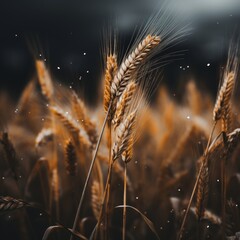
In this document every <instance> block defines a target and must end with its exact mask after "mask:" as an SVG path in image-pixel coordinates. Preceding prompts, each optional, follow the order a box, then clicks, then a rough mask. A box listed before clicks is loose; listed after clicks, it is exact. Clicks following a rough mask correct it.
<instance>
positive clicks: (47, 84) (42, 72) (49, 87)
mask: <svg viewBox="0 0 240 240" xmlns="http://www.w3.org/2000/svg"><path fill="white" fill-rule="evenodd" d="M36 68H37V74H38V81H39V83H40V86H41V90H42V94H43V96H45V98H46V99H47V100H48V101H50V100H51V99H52V96H53V92H54V90H53V89H54V88H53V83H52V80H51V77H50V74H49V72H48V71H47V68H46V66H45V63H44V62H43V61H41V60H37V61H36Z"/></svg>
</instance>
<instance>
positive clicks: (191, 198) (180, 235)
mask: <svg viewBox="0 0 240 240" xmlns="http://www.w3.org/2000/svg"><path fill="white" fill-rule="evenodd" d="M216 124H217V121H215V122H214V124H213V127H212V131H211V134H210V136H209V139H208V143H207V147H206V150H205V152H204V154H203V155H204V156H205V157H206V156H207V153H208V149H209V146H210V143H211V139H212V136H213V133H214V129H215V127H216ZM203 165H204V164H203V162H202V164H201V167H200V169H199V172H198V175H197V179H196V181H195V184H194V187H193V190H192V193H191V197H190V199H189V202H188V206H187V209H186V212H185V214H184V218H183V221H182V224H181V228H180V231H179V235H178V240H181V239H182V237H183V230H184V227H185V223H186V220H187V216H188V213H189V210H190V207H191V204H192V200H193V197H194V194H195V192H196V189H197V185H198V182H199V179H200V176H201V173H202V169H203Z"/></svg>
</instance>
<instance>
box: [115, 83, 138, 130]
mask: <svg viewBox="0 0 240 240" xmlns="http://www.w3.org/2000/svg"><path fill="white" fill-rule="evenodd" d="M136 86H137V85H136V83H134V82H131V83H129V84H128V85H127V87H126V88H125V90H124V91H123V94H122V95H121V97H120V98H119V100H118V102H117V106H116V112H115V116H114V118H113V120H112V123H113V124H114V127H115V128H116V127H118V126H119V124H120V123H121V122H122V120H123V117H124V114H125V113H126V112H127V109H128V107H129V104H130V102H131V100H132V97H133V94H134V92H135V90H136Z"/></svg>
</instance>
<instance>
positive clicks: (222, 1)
mask: <svg viewBox="0 0 240 240" xmlns="http://www.w3.org/2000/svg"><path fill="white" fill-rule="evenodd" d="M1 5H2V7H1V13H2V14H0V15H1V16H0V22H1V38H0V53H1V54H0V71H1V80H0V89H1V90H4V91H5V90H7V91H8V92H10V93H11V95H12V96H13V97H14V98H15V99H17V98H18V96H19V95H20V93H21V90H22V88H23V87H24V86H25V85H26V83H27V82H28V81H29V80H30V78H31V77H33V76H34V72H35V69H34V59H35V58H36V57H39V58H42V59H46V63H47V65H48V67H49V68H50V69H51V73H52V74H53V76H54V77H56V79H58V80H59V81H64V82H65V83H67V84H68V85H72V86H73V88H75V89H76V90H78V89H79V88H81V89H82V92H84V96H85V98H86V100H88V101H90V102H91V101H92V100H94V98H93V97H92V96H95V94H96V93H97V87H96V86H98V85H97V82H99V80H100V79H101V73H102V70H103V67H102V58H101V50H102V48H101V42H102V41H104V39H103V37H102V34H101V33H102V32H103V31H104V28H105V27H106V26H108V25H111V22H110V21H111V20H110V19H113V18H114V17H116V16H117V18H118V32H119V33H121V35H122V36H124V39H126V40H128V39H130V38H131V36H132V32H131V30H132V29H134V26H135V25H136V24H137V23H138V22H139V21H141V20H146V19H147V18H148V17H149V16H150V14H151V13H152V12H153V11H154V9H156V7H157V6H159V5H160V6H161V1H155V0H148V1H147V0H145V1H141V0H140V1H139V0H138V1H120V0H119V1H106V0H105V1H98V0H92V1H72V0H69V1H63V0H48V1H36V0H32V1H6V2H2V3H1ZM182 8H183V9H184V10H185V13H186V12H187V14H189V19H191V22H192V25H193V27H194V30H193V32H192V34H191V35H190V36H188V37H187V39H186V41H184V43H182V44H180V45H178V46H177V47H175V49H173V50H185V52H184V57H183V58H182V59H179V60H177V61H174V62H173V63H171V64H169V65H168V66H167V67H165V68H164V76H165V77H164V83H165V84H167V85H168V86H169V88H170V91H171V92H175V91H177V89H178V87H179V86H181V84H183V83H184V82H185V81H187V80H188V79H189V78H194V79H196V81H197V82H198V83H199V85H201V86H205V87H207V88H208V89H209V90H210V91H212V92H213V93H214V94H215V93H216V91H217V86H218V80H219V74H220V69H221V67H222V66H224V63H225V61H226V56H227V50H228V45H229V40H230V39H231V38H232V36H233V34H234V32H238V30H239V24H238V22H239V20H240V1H239V0H238V1H235V0H209V1H206V0H203V1H194V0H191V1H190V0H182ZM181 10H182V9H180V8H179V7H178V8H176V9H174V11H175V13H176V15H181V14H183V13H182V11H181ZM127 42H128V41H125V43H124V42H123V43H122V48H123V49H124V47H127V44H126V43H127ZM209 63H210V66H207V64H209ZM187 66H188V67H187ZM58 67H59V68H60V69H58ZM92 102H94V101H92Z"/></svg>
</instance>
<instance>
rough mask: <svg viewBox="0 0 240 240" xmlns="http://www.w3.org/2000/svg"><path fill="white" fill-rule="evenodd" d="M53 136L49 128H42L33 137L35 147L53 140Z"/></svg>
mask: <svg viewBox="0 0 240 240" xmlns="http://www.w3.org/2000/svg"><path fill="white" fill-rule="evenodd" d="M53 137H54V134H53V130H52V129H51V128H43V129H42V130H41V132H39V133H38V135H37V137H36V139H35V147H36V148H38V147H41V146H43V145H45V144H47V143H49V142H51V141H53Z"/></svg>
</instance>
